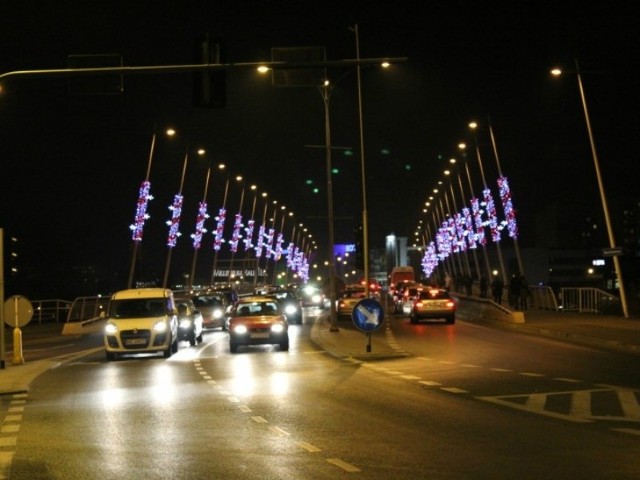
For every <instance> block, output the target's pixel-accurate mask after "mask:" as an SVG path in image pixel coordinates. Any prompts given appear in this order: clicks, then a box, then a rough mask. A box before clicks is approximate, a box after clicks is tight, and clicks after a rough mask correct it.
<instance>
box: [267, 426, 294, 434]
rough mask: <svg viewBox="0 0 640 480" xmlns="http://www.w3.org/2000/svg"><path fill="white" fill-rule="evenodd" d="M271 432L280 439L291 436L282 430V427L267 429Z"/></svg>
mask: <svg viewBox="0 0 640 480" xmlns="http://www.w3.org/2000/svg"><path fill="white" fill-rule="evenodd" d="M267 428H268V429H269V430H271V431H272V432H273V433H275V434H276V435H277V436H278V437H288V436H289V435H291V434H290V433H289V432H287V431H285V430H283V429H281V428H280V427H273V426H270V427H267Z"/></svg>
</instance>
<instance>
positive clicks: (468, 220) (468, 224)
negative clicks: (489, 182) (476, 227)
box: [462, 207, 478, 248]
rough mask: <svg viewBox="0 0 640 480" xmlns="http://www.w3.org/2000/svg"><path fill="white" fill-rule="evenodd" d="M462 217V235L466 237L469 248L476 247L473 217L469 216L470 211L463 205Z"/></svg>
mask: <svg viewBox="0 0 640 480" xmlns="http://www.w3.org/2000/svg"><path fill="white" fill-rule="evenodd" d="M462 219H463V222H464V230H465V233H464V235H465V237H466V239H467V243H468V244H469V248H477V247H478V245H477V243H476V236H475V235H474V233H473V218H472V217H471V211H470V210H469V208H468V207H464V208H463V209H462Z"/></svg>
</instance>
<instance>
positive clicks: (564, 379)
mask: <svg viewBox="0 0 640 480" xmlns="http://www.w3.org/2000/svg"><path fill="white" fill-rule="evenodd" d="M554 380H557V381H559V382H567V383H582V380H576V379H575V378H562V377H556V378H554Z"/></svg>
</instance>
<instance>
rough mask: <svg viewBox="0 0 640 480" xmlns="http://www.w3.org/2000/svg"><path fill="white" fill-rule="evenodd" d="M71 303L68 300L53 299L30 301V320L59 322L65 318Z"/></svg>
mask: <svg viewBox="0 0 640 480" xmlns="http://www.w3.org/2000/svg"><path fill="white" fill-rule="evenodd" d="M71 303H72V302H70V301H68V300H61V299H59V298H53V299H48V300H31V305H32V306H33V317H32V320H34V321H37V322H38V323H42V322H56V323H57V322H60V321H63V320H64V319H65V318H67V314H68V312H69V309H70V308H71Z"/></svg>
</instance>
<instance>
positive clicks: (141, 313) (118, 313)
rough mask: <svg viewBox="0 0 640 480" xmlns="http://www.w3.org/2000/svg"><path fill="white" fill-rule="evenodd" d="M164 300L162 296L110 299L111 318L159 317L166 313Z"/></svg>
mask: <svg viewBox="0 0 640 480" xmlns="http://www.w3.org/2000/svg"><path fill="white" fill-rule="evenodd" d="M167 311H168V309H167V305H166V301H165V300H164V299H162V298H133V299H127V300H112V301H111V305H110V310H109V316H110V317H111V318H145V317H161V316H162V315H166V314H167Z"/></svg>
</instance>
